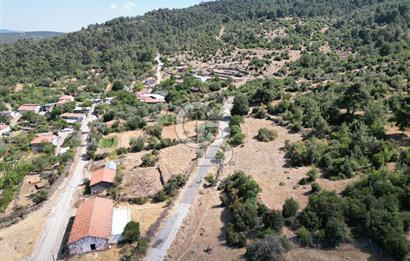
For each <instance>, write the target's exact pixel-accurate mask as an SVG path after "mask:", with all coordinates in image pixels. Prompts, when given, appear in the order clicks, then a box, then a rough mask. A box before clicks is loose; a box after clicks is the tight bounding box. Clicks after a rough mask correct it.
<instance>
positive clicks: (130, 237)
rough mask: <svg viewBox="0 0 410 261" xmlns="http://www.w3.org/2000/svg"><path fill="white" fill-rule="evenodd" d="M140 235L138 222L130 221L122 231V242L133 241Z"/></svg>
mask: <svg viewBox="0 0 410 261" xmlns="http://www.w3.org/2000/svg"><path fill="white" fill-rule="evenodd" d="M139 236H140V224H139V223H137V222H134V221H130V222H128V223H127V225H126V226H125V228H124V231H123V232H122V237H123V240H124V242H126V243H133V242H135V241H137V240H138V238H139Z"/></svg>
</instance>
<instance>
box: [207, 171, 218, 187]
mask: <svg viewBox="0 0 410 261" xmlns="http://www.w3.org/2000/svg"><path fill="white" fill-rule="evenodd" d="M205 181H206V182H207V183H208V186H209V187H213V186H215V185H216V183H217V182H218V180H217V179H216V178H215V176H214V175H213V174H212V173H209V174H208V175H206V176H205Z"/></svg>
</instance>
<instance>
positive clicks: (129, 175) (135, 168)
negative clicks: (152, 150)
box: [120, 144, 196, 197]
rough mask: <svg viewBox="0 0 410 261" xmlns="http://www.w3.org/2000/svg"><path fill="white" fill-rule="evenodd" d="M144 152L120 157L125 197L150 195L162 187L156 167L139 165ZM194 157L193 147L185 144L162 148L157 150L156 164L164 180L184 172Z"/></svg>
mask: <svg viewBox="0 0 410 261" xmlns="http://www.w3.org/2000/svg"><path fill="white" fill-rule="evenodd" d="M146 153H147V151H143V152H139V153H129V154H127V155H125V156H124V157H122V158H120V163H121V166H122V167H123V168H124V171H123V173H124V176H123V177H124V180H123V184H124V187H125V190H126V195H127V197H140V196H150V195H153V194H155V193H156V192H158V191H159V190H160V189H162V184H161V180H160V174H159V171H158V169H157V167H149V168H142V167H139V165H140V164H141V157H142V156H143V155H144V154H146ZM195 157H196V151H195V149H194V148H191V147H188V146H186V145H185V144H179V145H176V146H172V147H169V148H165V149H162V150H161V151H160V152H159V161H158V163H157V166H159V168H160V169H161V172H162V175H163V178H164V182H166V181H167V180H168V179H169V178H170V177H171V176H172V175H178V174H183V173H185V171H187V170H188V168H189V167H190V166H191V164H192V162H193V159H195Z"/></svg>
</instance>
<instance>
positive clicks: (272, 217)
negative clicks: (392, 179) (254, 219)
mask: <svg viewBox="0 0 410 261" xmlns="http://www.w3.org/2000/svg"><path fill="white" fill-rule="evenodd" d="M263 224H264V225H265V227H266V228H271V229H273V230H274V231H276V232H279V231H280V230H281V229H282V227H283V224H284V221H283V217H282V214H281V213H280V211H277V210H272V211H271V212H268V213H266V214H265V216H264V217H263Z"/></svg>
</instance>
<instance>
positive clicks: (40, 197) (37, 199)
mask: <svg viewBox="0 0 410 261" xmlns="http://www.w3.org/2000/svg"><path fill="white" fill-rule="evenodd" d="M47 198H48V191H47V190H46V189H40V190H39V191H37V192H36V193H35V194H34V195H33V202H34V204H39V203H41V202H43V201H45V200H46V199H47Z"/></svg>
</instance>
